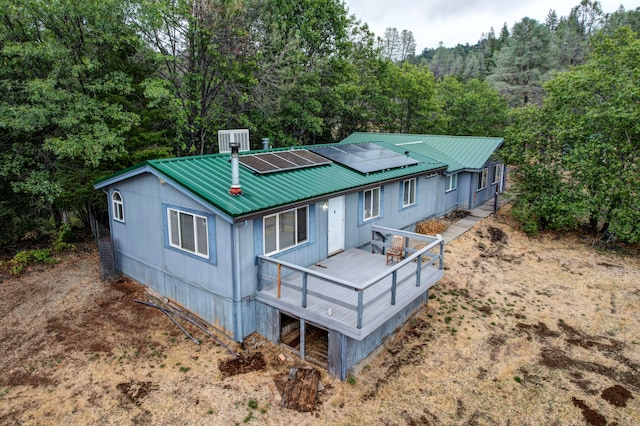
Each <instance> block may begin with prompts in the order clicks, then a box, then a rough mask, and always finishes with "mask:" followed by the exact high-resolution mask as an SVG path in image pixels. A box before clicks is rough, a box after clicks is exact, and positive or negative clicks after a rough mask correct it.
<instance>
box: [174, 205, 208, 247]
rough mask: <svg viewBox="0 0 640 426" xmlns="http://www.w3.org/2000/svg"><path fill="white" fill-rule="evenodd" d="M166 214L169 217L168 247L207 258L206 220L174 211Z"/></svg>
mask: <svg viewBox="0 0 640 426" xmlns="http://www.w3.org/2000/svg"><path fill="white" fill-rule="evenodd" d="M167 214H168V216H169V245H171V246H172V247H176V248H179V249H182V250H184V251H188V252H189V253H194V254H196V255H198V256H202V257H208V256H209V234H208V232H207V218H206V217H204V216H199V215H196V214H191V213H185V212H182V211H179V210H174V209H167Z"/></svg>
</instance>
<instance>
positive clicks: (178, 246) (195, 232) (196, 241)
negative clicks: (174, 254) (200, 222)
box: [167, 208, 209, 259]
mask: <svg viewBox="0 0 640 426" xmlns="http://www.w3.org/2000/svg"><path fill="white" fill-rule="evenodd" d="M172 211H174V212H177V213H178V241H179V242H180V244H173V238H172V237H173V234H172V232H173V231H172V230H171V212H172ZM181 214H185V215H189V216H192V217H193V239H194V246H195V251H191V250H188V249H186V248H184V247H182V235H181V233H180V215H181ZM196 219H204V224H205V230H204V232H205V241H206V245H207V247H206V251H207V254H204V253H202V252H201V250H199V249H201V247H199V240H200V239H199V238H198V227H197V225H196ZM167 226H168V228H169V234H168V235H169V245H170V246H171V247H173V248H176V249H178V250H182V251H184V252H187V253H191V254H193V255H196V256H199V257H202V258H205V259H209V220H208V219H207V217H206V216H202V215H198V214H195V213H191V212H185V211H182V210H178V209H173V208H167Z"/></svg>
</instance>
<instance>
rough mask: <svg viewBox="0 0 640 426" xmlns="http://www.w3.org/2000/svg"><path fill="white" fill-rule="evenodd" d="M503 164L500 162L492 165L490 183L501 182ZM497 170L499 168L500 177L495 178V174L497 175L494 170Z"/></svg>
mask: <svg viewBox="0 0 640 426" xmlns="http://www.w3.org/2000/svg"><path fill="white" fill-rule="evenodd" d="M503 166H504V165H503V164H502V163H500V164H494V165H493V182H491V185H495V184H496V183H500V182H502V173H503V170H504V169H503ZM497 170H500V178H499V179H496V176H497V173H496V171H497Z"/></svg>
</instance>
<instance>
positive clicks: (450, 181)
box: [445, 173, 458, 192]
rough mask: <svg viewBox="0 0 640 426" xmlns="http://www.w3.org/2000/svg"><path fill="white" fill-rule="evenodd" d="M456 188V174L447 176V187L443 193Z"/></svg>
mask: <svg viewBox="0 0 640 426" xmlns="http://www.w3.org/2000/svg"><path fill="white" fill-rule="evenodd" d="M457 187H458V174H457V173H455V174H453V175H447V187H446V189H445V192H449V191H453V190H454V189H456V188H457Z"/></svg>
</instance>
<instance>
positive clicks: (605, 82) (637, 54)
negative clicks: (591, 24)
mask: <svg viewBox="0 0 640 426" xmlns="http://www.w3.org/2000/svg"><path fill="white" fill-rule="evenodd" d="M638 63H640V40H639V39H638V37H637V34H635V33H633V32H632V31H631V30H630V29H629V28H624V27H623V28H620V29H619V30H618V31H616V33H615V36H613V37H607V36H605V35H599V36H598V37H596V38H595V39H594V43H593V52H592V54H591V56H590V57H589V59H588V61H587V62H586V63H585V64H584V65H581V66H578V67H575V68H573V69H572V70H571V71H569V72H566V73H561V74H558V75H557V76H556V77H555V78H553V79H552V80H551V81H549V82H548V83H547V84H546V85H545V89H546V91H547V92H548V97H547V98H546V99H545V102H544V104H543V106H542V107H541V108H538V107H531V108H525V109H519V110H516V111H514V113H513V114H512V116H511V118H512V124H511V126H510V127H509V129H507V132H506V134H507V147H506V150H505V151H506V152H505V154H506V157H507V158H508V159H509V160H510V161H511V162H512V164H514V165H516V166H517V168H516V169H515V170H514V173H513V174H512V176H513V178H514V179H515V181H516V185H515V188H514V192H515V194H516V195H517V199H516V201H515V203H514V215H515V216H516V217H517V218H518V219H519V220H520V221H521V222H522V224H523V227H524V229H525V230H527V231H529V232H532V233H533V232H536V231H538V230H542V229H560V230H563V229H572V228H575V227H577V226H579V225H580V224H587V225H589V226H590V228H591V229H592V231H593V232H594V233H596V234H598V233H604V232H607V231H608V232H611V233H613V234H614V235H615V236H616V237H618V238H620V239H621V240H623V241H628V242H637V241H640V225H639V224H640V222H638V219H639V218H640V208H639V207H640V206H639V203H638V194H639V193H640V182H639V180H638V179H637V176H638V171H639V170H638V158H640V148H639V147H640V143H639V142H640V125H639V124H638V123H639V122H640V108H639V107H638V102H637V96H638V95H639V94H640V83H639V82H640V69H639V68H638V66H637V64H638Z"/></svg>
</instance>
